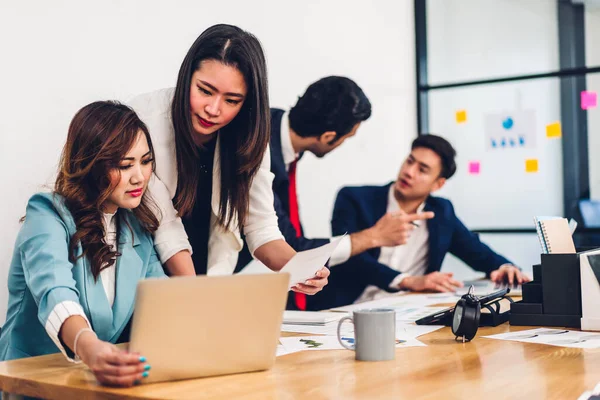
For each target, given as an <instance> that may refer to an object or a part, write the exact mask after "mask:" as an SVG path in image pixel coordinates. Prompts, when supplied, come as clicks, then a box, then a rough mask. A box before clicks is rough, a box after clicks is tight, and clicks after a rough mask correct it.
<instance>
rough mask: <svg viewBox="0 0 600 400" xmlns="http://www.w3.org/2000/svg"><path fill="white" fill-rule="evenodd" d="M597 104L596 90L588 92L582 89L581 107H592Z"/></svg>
mask: <svg viewBox="0 0 600 400" xmlns="http://www.w3.org/2000/svg"><path fill="white" fill-rule="evenodd" d="M597 104H598V96H597V94H596V92H588V91H586V90H584V91H583V92H581V109H582V110H587V109H588V108H594V107H596V105H597Z"/></svg>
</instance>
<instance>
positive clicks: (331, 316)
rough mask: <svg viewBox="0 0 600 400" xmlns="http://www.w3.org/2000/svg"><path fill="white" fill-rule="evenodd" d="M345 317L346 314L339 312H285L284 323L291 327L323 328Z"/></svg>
mask: <svg viewBox="0 0 600 400" xmlns="http://www.w3.org/2000/svg"><path fill="white" fill-rule="evenodd" d="M343 317H344V314H342V313H338V312H327V311H293V310H286V311H284V312H283V323H284V324H289V325H311V326H323V325H326V324H328V323H331V322H336V321H339V320H340V319H342V318H343Z"/></svg>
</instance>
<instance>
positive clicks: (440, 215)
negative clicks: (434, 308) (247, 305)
mask: <svg viewBox="0 0 600 400" xmlns="http://www.w3.org/2000/svg"><path fill="white" fill-rule="evenodd" d="M390 185H391V183H390V184H387V185H385V186H361V187H345V188H343V189H341V190H340V191H339V193H338V195H337V199H336V202H335V206H334V210H333V218H332V221H331V229H332V233H333V234H334V235H340V234H343V233H345V232H348V233H353V232H358V231H361V230H363V229H367V228H370V227H372V226H373V225H375V223H376V222H377V221H378V220H379V219H380V218H381V217H382V216H383V215H384V214H385V213H386V212H387V206H388V194H389V190H390ZM424 211H433V212H434V213H435V217H434V218H432V219H430V220H427V229H428V230H429V242H428V244H429V260H428V265H427V271H426V273H430V272H434V271H439V270H440V269H441V267H442V262H443V261H444V257H445V256H446V254H447V253H452V254H453V255H455V256H456V257H458V258H460V259H461V260H462V261H464V262H465V263H466V264H467V265H469V266H470V267H471V268H473V269H476V270H478V271H482V272H485V273H486V275H488V276H489V274H490V272H492V271H493V270H495V269H497V268H498V267H500V266H501V265H503V264H507V263H511V262H510V261H509V260H507V259H506V258H504V257H502V256H501V255H499V254H496V253H495V252H494V251H493V250H492V249H490V248H489V247H488V246H487V245H485V244H484V243H482V242H481V241H480V240H479V237H478V235H476V234H474V233H473V232H471V231H469V229H467V227H466V226H465V225H464V224H463V223H462V222H461V221H460V219H458V217H457V216H456V214H455V213H454V207H453V206H452V203H451V202H450V201H449V200H446V199H443V198H441V197H434V196H429V197H428V198H427V200H426V201H425V208H424ZM380 253H381V249H380V248H373V249H371V250H368V251H366V252H364V253H362V254H359V255H356V256H354V257H352V258H351V259H350V260H348V261H347V262H346V263H345V264H341V265H337V266H335V267H333V268H332V269H331V275H330V277H329V285H327V286H326V287H325V288H324V289H323V290H322V291H321V292H320V293H318V294H317V295H315V296H313V297H312V298H311V299H310V300H311V301H309V303H308V304H309V307H310V309H312V310H318V309H324V308H331V307H338V306H342V305H346V304H351V303H353V302H354V301H356V299H358V297H359V296H360V295H361V294H362V292H363V291H364V290H365V288H366V287H367V286H368V285H374V286H377V287H379V288H381V289H383V290H387V291H389V292H391V291H393V290H392V289H390V288H389V285H390V284H391V282H392V281H393V280H394V278H396V276H398V275H399V274H400V272H398V271H396V270H394V269H392V268H390V267H388V266H386V265H384V264H381V263H379V262H378V261H377V260H378V259H379V255H380Z"/></svg>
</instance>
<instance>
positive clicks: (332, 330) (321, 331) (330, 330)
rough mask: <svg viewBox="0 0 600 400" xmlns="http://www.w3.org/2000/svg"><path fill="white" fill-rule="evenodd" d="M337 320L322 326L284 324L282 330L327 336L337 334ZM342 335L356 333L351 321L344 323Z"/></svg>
mask: <svg viewBox="0 0 600 400" xmlns="http://www.w3.org/2000/svg"><path fill="white" fill-rule="evenodd" d="M337 326H338V323H337V322H332V323H329V324H325V325H322V326H311V325H289V324H283V325H281V331H282V332H293V333H308V334H311V335H327V336H335V335H337ZM341 332H342V335H353V334H354V325H352V324H351V323H350V322H345V323H344V324H343V325H342V330H341Z"/></svg>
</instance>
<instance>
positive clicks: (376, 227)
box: [236, 76, 433, 309]
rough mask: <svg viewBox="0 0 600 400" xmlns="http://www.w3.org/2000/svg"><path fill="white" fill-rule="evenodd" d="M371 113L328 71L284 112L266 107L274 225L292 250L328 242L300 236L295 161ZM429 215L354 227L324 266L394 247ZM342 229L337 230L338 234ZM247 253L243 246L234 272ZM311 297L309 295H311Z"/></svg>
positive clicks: (297, 302)
mask: <svg viewBox="0 0 600 400" xmlns="http://www.w3.org/2000/svg"><path fill="white" fill-rule="evenodd" d="M370 116H371V103H370V102H369V99H368V98H367V96H365V94H364V92H363V91H362V89H361V88H360V87H359V86H358V85H357V84H356V83H355V82H354V81H352V80H351V79H348V78H345V77H340V76H329V77H326V78H322V79H320V80H318V81H317V82H315V83H313V84H311V85H310V86H309V87H308V88H307V90H306V92H305V93H304V95H302V97H300V98H299V99H298V102H297V103H296V105H295V106H294V107H292V109H291V110H290V111H289V112H287V111H284V110H280V109H271V140H270V148H271V172H273V174H274V175H275V178H274V180H273V192H274V194H275V196H274V197H275V211H276V212H277V217H278V220H279V229H280V230H281V233H282V234H283V236H284V237H285V240H286V242H288V243H289V244H290V245H291V246H292V247H293V248H294V249H295V250H297V251H302V250H307V249H312V248H315V247H319V246H321V245H324V244H326V243H329V242H330V240H331V239H329V238H318V239H309V238H306V237H304V232H303V230H302V224H301V223H300V215H299V212H298V203H297V197H296V182H295V174H296V168H297V163H298V161H299V160H300V158H301V157H302V155H303V153H304V152H305V151H308V152H311V153H312V154H314V155H315V156H317V157H319V158H321V157H323V156H325V155H326V154H327V153H329V152H331V151H332V150H334V149H335V148H337V147H339V146H341V144H342V143H344V141H345V140H346V139H348V138H351V137H352V136H354V135H355V134H356V132H357V130H358V128H359V127H360V125H361V123H362V122H363V121H365V120H367V119H368V118H369V117H370ZM432 216H433V215H431V214H430V213H424V214H420V215H396V214H389V215H382V218H380V219H379V220H377V221H374V222H373V224H372V225H371V226H369V227H367V228H365V229H364V230H362V231H360V232H359V231H358V230H356V231H354V232H352V234H351V235H348V236H346V237H345V238H343V239H342V240H341V241H340V243H339V244H338V246H337V248H336V250H335V252H334V254H333V255H332V257H331V260H330V261H329V266H330V267H331V266H333V265H336V264H340V263H343V262H345V261H347V260H348V258H349V257H351V256H354V255H357V254H360V253H362V252H364V251H366V250H369V249H371V248H373V247H381V246H395V245H398V244H402V243H404V242H405V240H406V237H407V236H408V233H407V232H408V230H409V229H410V226H411V225H410V222H411V221H414V220H416V219H425V218H431V217H432ZM343 233H344V232H342V234H343ZM251 259H252V257H251V256H250V253H249V252H248V251H247V248H244V249H243V250H242V252H241V253H240V256H239V259H238V264H237V267H236V271H240V270H241V269H243V268H244V267H245V266H246V265H247V264H248V262H250V260H251ZM311 297H312V296H311ZM307 301H308V302H310V301H311V299H309V298H306V297H303V296H301V295H300V294H298V295H295V297H294V298H290V299H289V301H288V308H289V309H306V308H307V304H306V302H307Z"/></svg>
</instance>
